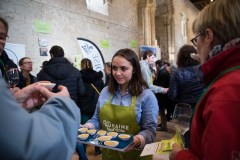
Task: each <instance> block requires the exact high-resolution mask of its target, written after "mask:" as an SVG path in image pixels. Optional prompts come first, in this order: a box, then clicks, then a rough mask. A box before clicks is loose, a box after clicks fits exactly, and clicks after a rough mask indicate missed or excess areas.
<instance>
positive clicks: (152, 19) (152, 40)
mask: <svg viewBox="0 0 240 160" xmlns="http://www.w3.org/2000/svg"><path fill="white" fill-rule="evenodd" d="M155 10H156V8H152V9H151V46H155V39H156V32H155V30H156V29H155Z"/></svg>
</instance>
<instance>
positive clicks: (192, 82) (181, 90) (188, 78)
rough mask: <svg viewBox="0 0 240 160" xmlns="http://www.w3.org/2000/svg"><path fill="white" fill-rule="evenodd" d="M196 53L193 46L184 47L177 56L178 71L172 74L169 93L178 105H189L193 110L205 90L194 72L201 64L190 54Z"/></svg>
mask: <svg viewBox="0 0 240 160" xmlns="http://www.w3.org/2000/svg"><path fill="white" fill-rule="evenodd" d="M196 52H197V51H196V49H195V48H194V47H193V46H191V45H184V46H182V47H181V48H180V50H179V52H178V55H177V70H175V71H173V73H172V74H171V79H170V85H169V90H168V92H167V94H168V96H169V98H170V99H172V100H174V101H177V103H188V104H190V105H191V106H192V108H194V107H195V104H196V103H197V101H198V99H199V97H200V95H201V94H202V92H203V90H204V88H203V86H202V85H201V83H200V82H199V81H198V80H197V75H196V73H195V71H194V68H195V67H197V66H198V65H199V64H200V62H198V61H196V60H194V59H192V58H191V56H190V53H196Z"/></svg>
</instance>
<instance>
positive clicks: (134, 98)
mask: <svg viewBox="0 0 240 160" xmlns="http://www.w3.org/2000/svg"><path fill="white" fill-rule="evenodd" d="M135 102H136V96H132V103H131V110H133V111H134V112H135Z"/></svg>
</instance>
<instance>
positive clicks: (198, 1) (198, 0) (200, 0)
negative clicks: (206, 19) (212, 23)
mask: <svg viewBox="0 0 240 160" xmlns="http://www.w3.org/2000/svg"><path fill="white" fill-rule="evenodd" d="M190 1H191V2H192V3H193V4H194V6H195V7H196V8H197V9H199V10H200V11H201V10H202V9H203V8H204V7H206V6H207V5H208V4H209V3H211V0H190Z"/></svg>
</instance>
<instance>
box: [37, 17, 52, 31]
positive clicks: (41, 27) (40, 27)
mask: <svg viewBox="0 0 240 160" xmlns="http://www.w3.org/2000/svg"><path fill="white" fill-rule="evenodd" d="M34 29H35V32H39V33H47V34H50V33H51V24H50V23H49V22H43V21H37V20H35V21H34Z"/></svg>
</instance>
